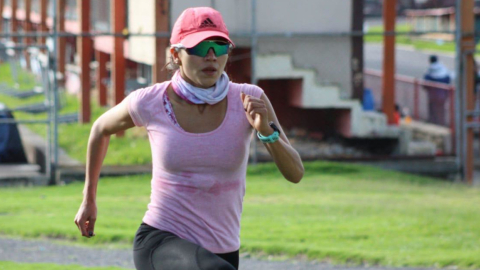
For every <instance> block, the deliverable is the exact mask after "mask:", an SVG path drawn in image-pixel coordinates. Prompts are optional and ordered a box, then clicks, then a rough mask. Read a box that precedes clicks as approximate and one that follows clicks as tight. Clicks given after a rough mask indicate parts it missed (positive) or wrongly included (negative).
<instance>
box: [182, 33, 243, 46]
mask: <svg viewBox="0 0 480 270" xmlns="http://www.w3.org/2000/svg"><path fill="white" fill-rule="evenodd" d="M211 37H221V38H224V39H226V40H228V41H229V42H230V43H231V44H232V46H233V47H235V44H234V43H233V41H232V40H231V39H230V38H229V37H228V35H226V34H225V33H222V32H218V31H201V32H197V33H192V34H190V35H187V36H186V37H185V38H184V39H182V41H181V42H180V43H182V45H183V46H185V47H186V48H192V47H194V46H195V45H197V44H198V43H200V42H202V41H203V40H205V39H207V38H211Z"/></svg>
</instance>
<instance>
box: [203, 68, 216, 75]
mask: <svg viewBox="0 0 480 270" xmlns="http://www.w3.org/2000/svg"><path fill="white" fill-rule="evenodd" d="M202 71H203V72H204V73H205V74H207V75H209V76H213V75H215V74H216V73H217V69H216V68H214V67H207V68H204V69H202Z"/></svg>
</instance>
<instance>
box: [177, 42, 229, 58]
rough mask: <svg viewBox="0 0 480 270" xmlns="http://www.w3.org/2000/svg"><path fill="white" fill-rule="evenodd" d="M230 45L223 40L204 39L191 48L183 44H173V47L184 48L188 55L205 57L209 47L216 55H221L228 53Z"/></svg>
mask: <svg viewBox="0 0 480 270" xmlns="http://www.w3.org/2000/svg"><path fill="white" fill-rule="evenodd" d="M230 46H231V45H230V43H228V42H225V41H219V40H205V41H202V42H200V43H198V44H197V45H196V46H195V47H192V48H185V47H184V46H175V48H178V49H185V50H186V51H187V53H188V54H189V55H196V56H200V57H205V56H207V54H208V51H209V50H210V48H212V49H213V52H214V53H215V55H216V56H221V55H224V54H227V53H228V50H229V49H230Z"/></svg>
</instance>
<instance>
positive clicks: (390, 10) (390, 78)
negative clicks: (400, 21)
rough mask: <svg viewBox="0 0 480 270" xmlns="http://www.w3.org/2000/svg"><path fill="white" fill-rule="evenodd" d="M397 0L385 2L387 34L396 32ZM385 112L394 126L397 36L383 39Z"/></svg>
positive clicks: (384, 17) (384, 18)
mask: <svg viewBox="0 0 480 270" xmlns="http://www.w3.org/2000/svg"><path fill="white" fill-rule="evenodd" d="M396 6H397V0H388V1H384V2H383V25H384V28H385V32H387V33H388V32H394V31H395V18H396ZM382 89H383V90H382V91H383V95H382V99H383V102H382V104H383V108H382V109H383V112H384V113H385V115H386V116H387V121H388V124H394V123H395V118H394V112H395V35H390V34H386V35H384V37H383V80H382Z"/></svg>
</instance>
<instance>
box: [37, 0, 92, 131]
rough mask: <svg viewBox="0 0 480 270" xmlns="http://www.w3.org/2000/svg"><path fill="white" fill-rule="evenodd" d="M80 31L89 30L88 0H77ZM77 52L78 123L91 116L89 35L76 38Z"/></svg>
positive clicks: (87, 121) (88, 119)
mask: <svg viewBox="0 0 480 270" xmlns="http://www.w3.org/2000/svg"><path fill="white" fill-rule="evenodd" d="M43 1H44V0H43ZM77 4H78V12H79V21H80V32H89V31H90V0H78V2H77ZM77 40H78V44H77V48H78V51H79V52H78V54H79V55H80V65H79V66H80V85H81V86H80V87H81V90H80V91H81V95H80V104H81V105H80V115H79V116H80V123H89V122H90V117H91V106H90V60H91V59H90V57H91V55H92V52H91V50H92V46H91V44H90V42H91V41H90V37H80V38H78V39H77Z"/></svg>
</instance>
